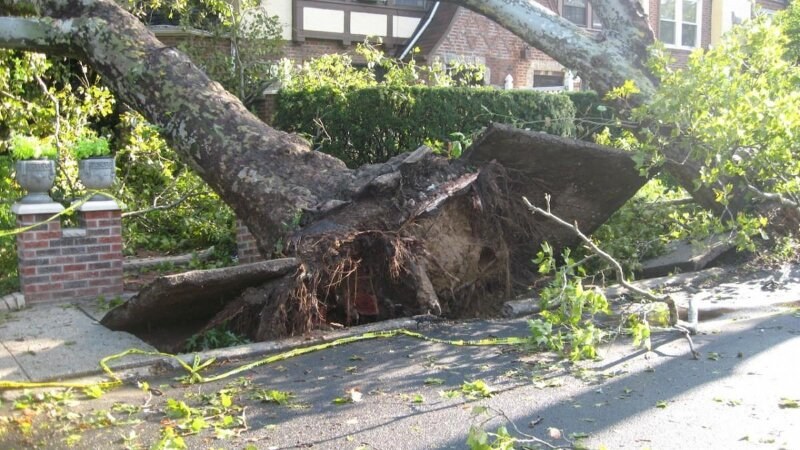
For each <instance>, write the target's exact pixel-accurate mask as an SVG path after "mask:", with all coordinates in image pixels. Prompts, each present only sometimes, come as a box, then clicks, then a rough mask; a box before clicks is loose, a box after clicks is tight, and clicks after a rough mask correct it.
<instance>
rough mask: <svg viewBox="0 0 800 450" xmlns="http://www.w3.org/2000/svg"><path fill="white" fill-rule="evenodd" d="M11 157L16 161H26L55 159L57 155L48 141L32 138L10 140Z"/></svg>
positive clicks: (22, 137) (18, 136)
mask: <svg viewBox="0 0 800 450" xmlns="http://www.w3.org/2000/svg"><path fill="white" fill-rule="evenodd" d="M11 155H12V156H13V157H14V159H16V160H18V161H22V160H26V159H55V158H56V156H57V155H58V153H57V152H56V148H55V147H54V146H53V144H52V143H50V141H49V140H48V139H41V138H38V137H34V136H20V135H17V136H14V137H13V138H11Z"/></svg>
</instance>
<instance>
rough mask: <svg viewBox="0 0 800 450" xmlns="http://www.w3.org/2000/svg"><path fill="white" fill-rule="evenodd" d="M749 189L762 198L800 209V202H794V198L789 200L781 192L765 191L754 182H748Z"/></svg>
mask: <svg viewBox="0 0 800 450" xmlns="http://www.w3.org/2000/svg"><path fill="white" fill-rule="evenodd" d="M747 189H748V190H749V191H750V192H752V193H754V194H756V197H758V198H760V199H763V200H769V201H773V202H778V204H779V205H781V206H786V207H790V208H796V209H798V210H800V204H798V203H797V202H794V201H792V200H789V199H788V198H786V197H784V196H783V195H781V194H778V193H775V192H764V191H762V190H760V189H758V188H757V187H755V186H753V185H752V184H748V185H747Z"/></svg>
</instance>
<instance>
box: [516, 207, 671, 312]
mask: <svg viewBox="0 0 800 450" xmlns="http://www.w3.org/2000/svg"><path fill="white" fill-rule="evenodd" d="M522 201H523V202H524V203H525V206H527V207H528V209H529V210H530V211H531V212H532V213H534V214H541V215H543V216H545V217H547V218H548V219H550V220H552V221H554V222H556V223H558V224H559V225H562V226H564V227H566V228H569V229H571V230H572V231H573V232H574V233H575V235H576V236H578V237H579V238H580V239H581V240H582V241H583V243H584V244H586V245H587V246H588V247H589V249H590V250H592V252H593V253H595V254H596V255H597V256H599V257H600V258H602V259H603V260H604V261H605V262H607V263H609V264H610V265H611V267H613V268H614V271H615V272H616V273H617V277H618V279H619V284H621V285H622V286H623V287H625V289H627V290H629V291H631V292H634V293H636V294H639V295H641V296H642V297H644V298H646V299H648V300H651V301H654V302H665V303H667V304H669V303H670V302H672V306H670V308H673V307H674V304H675V302H674V301H672V300H671V299H669V300H668V296H658V295H653V294H652V293H651V292H649V291H645V290H644V289H640V288H638V287H636V286H634V285H632V284H630V283H628V281H627V280H625V271H624V270H622V265H620V263H619V262H618V261H617V260H616V259H614V257H613V256H611V255H609V254H608V253H606V252H605V251H603V249H601V248H600V247H598V246H597V245H596V244H595V243H594V242H592V240H591V239H589V237H588V236H586V235H585V234H583V232H582V231H581V230H580V228H578V224H577V223H576V224H570V223H569V222H567V221H565V220H564V219H562V218H560V217H558V216H557V215H555V214H553V213H552V212H550V194H545V202H546V203H547V209H546V210H545V209H542V208H539V207H538V206H533V205H532V204H531V202H529V201H528V199H527V198H525V197H522ZM671 315H672V311H671V310H670V316H671ZM676 315H677V313H676Z"/></svg>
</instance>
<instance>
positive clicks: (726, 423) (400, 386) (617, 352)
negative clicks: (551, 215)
mask: <svg viewBox="0 0 800 450" xmlns="http://www.w3.org/2000/svg"><path fill="white" fill-rule="evenodd" d="M747 316H748V317H742V316H739V317H736V318H735V320H732V319H731V318H730V317H727V318H726V317H721V318H718V319H716V320H715V321H710V322H704V323H703V324H702V328H701V331H702V333H701V334H700V335H698V336H696V337H695V343H696V346H697V348H698V350H699V351H700V354H701V357H700V359H698V360H693V359H692V358H691V356H690V354H689V348H688V345H687V342H686V341H685V340H684V339H683V337H682V336H681V335H680V334H678V333H676V332H661V333H657V334H656V335H654V346H653V351H652V352H650V353H645V352H644V351H641V350H637V349H635V348H633V347H631V346H630V343H629V341H628V340H627V339H625V338H619V339H618V340H617V341H616V342H614V343H611V344H608V345H605V346H604V347H603V349H602V350H603V355H604V357H603V359H602V360H600V361H595V362H583V363H579V364H571V363H567V362H563V361H559V360H558V359H556V358H554V357H553V356H552V355H548V354H542V353H530V352H527V351H522V350H519V349H510V348H502V347H483V348H469V347H454V346H448V345H443V344H432V343H428V342H422V341H418V340H415V339H412V338H408V337H396V338H391V339H385V340H376V341H365V342H360V343H356V344H351V345H348V346H345V347H339V348H334V349H329V350H325V351H321V352H317V353H312V354H309V355H305V356H301V357H297V358H294V359H291V360H288V361H284V362H282V363H279V364H276V365H268V366H262V367H259V368H257V369H255V370H253V371H250V372H248V373H246V374H244V375H245V376H244V377H242V378H239V379H228V380H224V381H220V382H217V383H210V384H203V385H192V386H185V385H181V384H179V383H176V382H175V381H173V380H172V378H171V377H172V376H173V375H174V374H163V375H160V376H151V377H148V381H149V383H150V385H151V386H153V387H157V388H158V389H159V390H160V391H161V392H162V393H163V395H160V396H154V397H152V399H150V401H149V402H148V401H147V398H148V396H147V395H146V394H145V393H143V392H142V391H141V390H139V389H137V388H136V387H135V386H133V385H131V384H129V385H126V386H125V387H123V388H119V389H116V390H113V391H111V392H109V393H107V394H105V395H104V396H103V397H102V398H101V399H98V400H80V401H78V402H77V403H76V404H74V405H70V406H69V407H68V408H66V409H68V410H69V412H71V413H73V414H77V415H79V416H80V417H82V418H83V419H82V420H83V421H84V422H87V421H88V419H89V418H91V417H95V416H96V417H100V416H102V415H103V414H104V413H105V412H107V411H111V414H112V416H114V418H115V420H116V421H117V425H116V426H104V427H99V428H93V427H91V426H85V427H84V428H85V430H84V431H82V432H81V433H79V434H80V435H81V436H82V437H81V438H80V440H79V441H75V442H73V445H74V446H75V447H76V448H123V447H124V446H126V445H127V446H128V448H152V447H153V446H154V445H155V444H156V443H157V442H158V440H159V438H160V436H162V432H163V428H164V426H165V425H169V424H170V422H169V421H167V420H165V413H164V411H165V410H166V409H167V408H166V402H167V399H174V400H183V401H185V402H186V403H187V404H189V405H190V406H198V405H202V404H208V402H209V399H210V398H218V392H219V391H220V390H223V389H226V388H227V389H231V391H230V393H231V395H232V401H233V404H234V405H235V406H240V407H245V409H244V415H245V417H246V422H247V430H246V431H243V432H241V433H239V434H238V435H236V436H232V437H227V438H225V439H217V438H215V433H214V431H213V430H212V429H205V430H203V431H201V432H200V433H199V434H197V435H192V436H187V437H185V441H186V443H187V445H188V448H192V449H194V448H231V449H242V448H247V446H251V447H250V448H258V449H272V448H279V449H283V448H318V449H356V448H364V449H366V448H369V449H386V450H388V449H398V450H414V449H463V448H467V445H466V440H467V434H468V432H469V429H470V427H471V426H473V425H475V426H481V427H482V428H484V429H486V430H488V431H493V430H495V429H496V428H497V427H498V426H500V425H503V424H505V425H506V426H507V427H508V428H509V429H510V430H511V431H512V434H515V435H516V436H520V435H519V434H517V433H516V432H514V430H513V427H514V426H516V427H517V428H518V429H519V431H521V432H523V433H526V434H531V435H534V436H537V437H540V438H545V439H547V440H548V442H550V443H552V444H554V445H568V444H569V442H568V441H567V440H565V439H551V438H550V437H551V436H550V432H551V431H552V430H549V429H550V428H555V429H558V430H559V431H560V433H561V434H562V436H564V437H572V438H573V441H575V440H577V442H578V443H579V444H580V445H583V446H586V447H589V448H602V447H603V446H604V447H605V448H609V449H615V448H626V449H627V448H630V449H642V448H651V449H706V448H708V449H736V448H758V449H778V448H785V449H800V408H789V407H784V408H782V407H781V403H782V402H783V400H782V399H795V400H800V362H798V355H800V313H798V312H797V310H791V309H784V310H782V311H781V312H776V311H775V309H772V310H770V311H761V312H759V313H756V312H750V313H748V315H747ZM421 331H423V332H425V333H427V334H430V335H433V336H438V337H444V338H452V339H461V338H467V339H473V338H484V337H487V336H500V337H502V336H522V335H525V334H526V332H527V329H526V321H525V320H522V319H515V320H508V321H476V322H468V323H458V324H438V325H427V326H425V327H424V328H423V329H422V330H421ZM241 363H242V362H241V361H236V362H229V363H228V365H229V366H231V367H232V366H234V365H237V364H241ZM434 379H435V380H434ZM476 380H481V381H483V382H485V383H486V384H487V385H488V386H489V387H491V388H492V389H493V391H494V392H493V394H492V396H491V397H489V398H477V399H468V398H465V397H464V396H457V397H455V396H454V394H453V396H452V398H450V397H448V396H443V395H442V392H444V391H448V390H454V391H460V390H461V388H462V386H463V383H465V382H471V381H476ZM426 381H427V383H426ZM432 382H436V383H441V384H431V383H432ZM261 389H275V390H280V391H289V392H292V393H294V397H293V398H292V399H291V402H290V404H289V405H283V406H280V405H275V404H267V403H263V402H260V401H258V400H255V399H253V397H254V395H255V394H256V393H257V392H258V391H259V390H261ZM353 389H356V390H357V392H359V393H360V394H361V399H360V401H358V402H353V403H346V404H341V405H338V404H334V403H333V401H334V399H336V398H352V394H349V393H348V392H352V390H353ZM204 395H206V396H205V397H204ZM8 396H9V394H6V397H8ZM77 397H78V398H81V396H80V395H78V396H77ZM114 403H117V404H118V405H130V406H133V407H135V409H136V412H135V413H134V414H133V415H131V416H130V419H134V420H132V422H133V423H130V424H127V425H120V423H122V422H125V420H127V418H128V417H127V414H126V413H122V412H120V410H121V409H123V408H119V407H116V408H117V410H116V411H114V410H113V409H112V405H113V404H114ZM143 406H144V407H143ZM483 406H486V407H489V408H490V410H489V411H488V413H489V414H480V415H477V416H476V415H474V414H473V413H474V410H475V407H483ZM12 408H13V402H8V401H5V402H3V405H2V409H3V411H2V413H3V414H8V415H10V414H12V412H11V409H12ZM198 408H200V407H199V406H198ZM205 413H206V414H210V412H209V410H208V409H206V410H205ZM13 414H19V412H16V413H13ZM238 414H241V411H239V412H238ZM503 415H504V416H505V417H503ZM51 416H52V417H51V418H50V419H47V418H46V417H43V415H41V414H40V415H39V416H37V417H36V418H35V419H34V424H35V426H34V431H33V432H32V433H31V434H29V435H26V436H24V435H21V434H20V433H18V432H17V431H15V430H16V429H15V428H14V427H13V426H11V425H7V426H6V429H7V430H11V431H9V432H5V433H2V434H0V448H23V447H32V446H41V447H45V448H59V447H66V446H67V441H66V435H65V434H64V433H60V432H59V431H58V430H59V429H61V428H63V427H64V424H65V423H68V422H69V419H65V418H64V417H61V416H60V415H59V414H58V413H56V414H51ZM123 418H125V420H123ZM73 419H74V416H73ZM95 423H98V422H95ZM512 423H513V424H512ZM131 432H133V433H134V434H131ZM72 434H75V433H72ZM123 436H126V437H128V440H127V441H126V440H124V439H123V438H122V437H123Z"/></svg>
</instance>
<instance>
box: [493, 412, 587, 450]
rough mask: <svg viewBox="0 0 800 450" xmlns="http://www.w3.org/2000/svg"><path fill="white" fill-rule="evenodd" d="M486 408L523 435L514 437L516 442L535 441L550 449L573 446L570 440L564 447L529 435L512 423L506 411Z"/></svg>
mask: <svg viewBox="0 0 800 450" xmlns="http://www.w3.org/2000/svg"><path fill="white" fill-rule="evenodd" d="M486 409H488V410H489V411H492V412H494V413H495V414H497V415H499V416H502V417H503V418H504V419H505V420H506V422H508V423H510V424H511V428H513V429H514V431H515V432H516V433H517V434H519V435H520V436H523V437H524V439H516V442H518V443H521V444H526V443H536V444H540V445H544V446H545V447H547V448H552V449H561V448H573V447H574V446H573V445H572V442H570V445H569V446H566V447H565V446H563V445H558V446H557V445H553V444H551V443H549V442H547V441H545V440H543V439H540V438H537V437H536V436H533V435H530V434H528V433H524V432H523V431H522V430H520V429H519V428H518V427H517V424H516V423H514V421H513V420H511V418H510V417H508V415H507V414H506V413H505V412H504V411H503V410H500V409H495V408H492V407H491V406H487V407H486ZM564 439H565V440H566V441H567V442H569V439H566V438H564Z"/></svg>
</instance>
